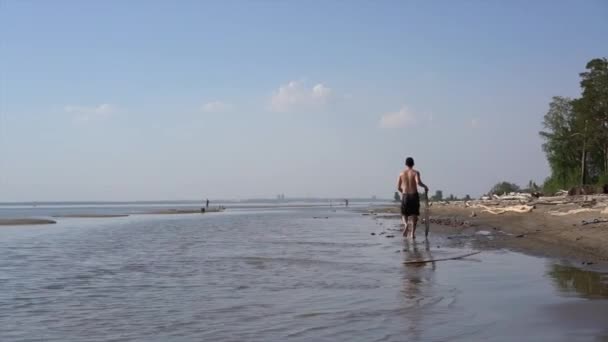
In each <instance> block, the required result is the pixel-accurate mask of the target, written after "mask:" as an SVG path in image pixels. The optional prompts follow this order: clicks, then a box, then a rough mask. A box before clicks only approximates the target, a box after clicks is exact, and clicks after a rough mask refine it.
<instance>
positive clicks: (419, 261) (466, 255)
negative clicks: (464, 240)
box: [403, 251, 481, 265]
mask: <svg viewBox="0 0 608 342" xmlns="http://www.w3.org/2000/svg"><path fill="white" fill-rule="evenodd" d="M479 253H481V252H479V251H478V252H471V253H467V254H463V255H458V256H454V257H449V258H438V259H428V260H410V261H404V262H403V264H405V265H411V264H424V263H427V262H435V261H446V260H457V259H462V258H466V257H469V256H471V255H475V254H479Z"/></svg>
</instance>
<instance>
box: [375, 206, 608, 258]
mask: <svg viewBox="0 0 608 342" xmlns="http://www.w3.org/2000/svg"><path fill="white" fill-rule="evenodd" d="M550 209H551V208H547V207H543V206H537V208H536V209H535V210H534V211H532V212H530V213H504V214H501V215H494V214H490V213H485V212H480V211H479V210H476V209H470V208H464V207H462V206H456V205H434V206H432V207H431V222H432V224H431V234H433V232H439V233H442V234H448V235H451V236H452V240H454V241H457V240H469V241H472V242H473V243H474V244H476V245H477V246H478V247H479V248H509V249H512V250H517V251H522V252H526V253H529V254H533V255H539V256H548V257H559V258H566V259H569V260H572V261H576V262H578V263H579V264H581V265H585V266H589V265H598V266H599V264H602V266H604V267H606V266H608V223H602V222H600V223H595V224H585V225H583V220H584V221H587V222H589V221H591V222H593V220H594V219H597V218H602V216H601V215H599V216H598V214H593V213H584V212H583V213H579V214H572V215H568V216H552V215H550V214H548V211H549V210H550ZM375 212H376V213H381V214H385V215H384V217H385V218H388V217H390V218H394V219H397V218H399V208H398V207H397V206H395V207H387V208H383V209H380V210H375ZM473 213H474V214H473ZM391 214H393V215H391ZM473 216H474V217H473ZM376 217H382V216H381V215H379V216H376ZM604 218H606V217H605V215H604ZM396 225H398V223H396ZM421 228H422V230H420V228H419V230H418V234H417V235H418V237H422V238H423V236H424V226H422V227H421Z"/></svg>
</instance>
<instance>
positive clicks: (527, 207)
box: [474, 204, 534, 215]
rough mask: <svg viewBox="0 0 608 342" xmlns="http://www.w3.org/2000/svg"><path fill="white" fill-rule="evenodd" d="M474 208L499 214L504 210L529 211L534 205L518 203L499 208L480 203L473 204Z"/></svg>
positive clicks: (504, 211) (514, 211)
mask: <svg viewBox="0 0 608 342" xmlns="http://www.w3.org/2000/svg"><path fill="white" fill-rule="evenodd" d="M474 208H481V209H483V210H482V212H488V213H490V214H494V215H500V214H504V213H506V212H513V213H529V212H531V211H532V210H533V209H534V207H533V206H531V205H518V206H510V207H501V208H490V207H488V206H485V205H481V204H478V205H476V206H474Z"/></svg>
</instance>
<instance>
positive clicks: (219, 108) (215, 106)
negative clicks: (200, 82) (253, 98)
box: [201, 101, 232, 113]
mask: <svg viewBox="0 0 608 342" xmlns="http://www.w3.org/2000/svg"><path fill="white" fill-rule="evenodd" d="M231 109H232V105H231V104H229V103H225V102H221V101H211V102H207V103H205V104H204V105H202V106H201V110H202V111H203V112H205V113H221V112H227V111H230V110H231Z"/></svg>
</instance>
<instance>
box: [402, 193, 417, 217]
mask: <svg viewBox="0 0 608 342" xmlns="http://www.w3.org/2000/svg"><path fill="white" fill-rule="evenodd" d="M401 215H403V216H419V215H420V195H418V193H417V192H416V193H413V194H403V196H402V197H401Z"/></svg>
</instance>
